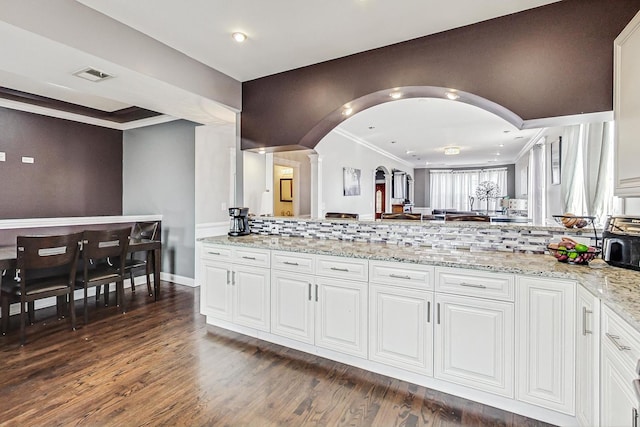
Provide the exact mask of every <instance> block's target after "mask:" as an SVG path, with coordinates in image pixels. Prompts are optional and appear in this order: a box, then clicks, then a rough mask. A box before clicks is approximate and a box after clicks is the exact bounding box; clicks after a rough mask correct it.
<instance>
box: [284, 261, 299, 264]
mask: <svg viewBox="0 0 640 427" xmlns="http://www.w3.org/2000/svg"><path fill="white" fill-rule="evenodd" d="M282 263H283V264H287V265H298V263H297V262H289V261H283V262H282Z"/></svg>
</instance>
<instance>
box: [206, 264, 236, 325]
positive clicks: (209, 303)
mask: <svg viewBox="0 0 640 427" xmlns="http://www.w3.org/2000/svg"><path fill="white" fill-rule="evenodd" d="M201 268H202V277H203V280H204V283H203V284H202V286H200V312H201V313H202V314H204V315H206V316H212V317H216V318H218V319H222V320H231V304H232V302H231V301H232V300H231V287H230V286H229V285H230V282H231V272H230V270H229V264H227V263H222V262H219V261H211V260H209V259H203V260H202V263H201Z"/></svg>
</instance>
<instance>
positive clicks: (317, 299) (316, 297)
mask: <svg viewBox="0 0 640 427" xmlns="http://www.w3.org/2000/svg"><path fill="white" fill-rule="evenodd" d="M316 302H318V285H316Z"/></svg>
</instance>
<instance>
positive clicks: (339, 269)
mask: <svg viewBox="0 0 640 427" xmlns="http://www.w3.org/2000/svg"><path fill="white" fill-rule="evenodd" d="M331 269H332V270H333V271H344V272H346V273H348V272H349V269H348V268H338V267H331Z"/></svg>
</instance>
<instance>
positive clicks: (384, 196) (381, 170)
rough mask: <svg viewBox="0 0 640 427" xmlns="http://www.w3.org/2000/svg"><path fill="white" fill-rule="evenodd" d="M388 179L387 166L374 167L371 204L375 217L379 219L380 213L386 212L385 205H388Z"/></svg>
mask: <svg viewBox="0 0 640 427" xmlns="http://www.w3.org/2000/svg"><path fill="white" fill-rule="evenodd" d="M389 179H390V177H389V171H388V170H387V168H385V167H384V166H378V167H377V168H376V171H375V178H374V185H375V190H374V201H373V206H374V214H375V219H380V218H381V217H382V214H383V213H384V212H387V206H389V201H388V200H389V198H390V195H389V192H388V191H387V189H388V186H387V185H388V182H387V181H388V180H389Z"/></svg>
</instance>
